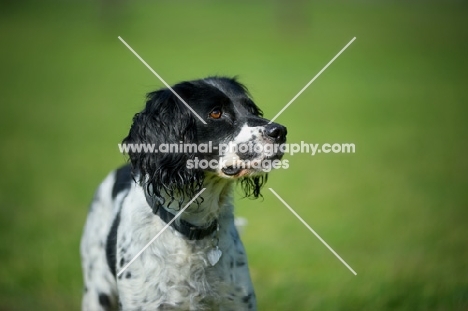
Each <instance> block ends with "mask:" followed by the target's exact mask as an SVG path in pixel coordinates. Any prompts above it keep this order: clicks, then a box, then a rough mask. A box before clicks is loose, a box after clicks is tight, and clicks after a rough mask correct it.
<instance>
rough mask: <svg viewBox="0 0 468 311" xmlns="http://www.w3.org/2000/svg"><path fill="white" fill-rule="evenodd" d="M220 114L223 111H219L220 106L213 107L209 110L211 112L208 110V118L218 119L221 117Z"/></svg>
mask: <svg viewBox="0 0 468 311" xmlns="http://www.w3.org/2000/svg"><path fill="white" fill-rule="evenodd" d="M222 114H223V113H222V111H221V109H220V108H215V109H213V110H211V112H210V118H212V119H219V118H221V115H222Z"/></svg>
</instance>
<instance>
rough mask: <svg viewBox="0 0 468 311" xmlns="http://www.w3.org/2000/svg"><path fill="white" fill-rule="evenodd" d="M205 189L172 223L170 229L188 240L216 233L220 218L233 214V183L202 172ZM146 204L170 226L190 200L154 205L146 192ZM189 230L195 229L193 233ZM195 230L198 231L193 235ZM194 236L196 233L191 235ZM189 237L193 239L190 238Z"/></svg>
mask: <svg viewBox="0 0 468 311" xmlns="http://www.w3.org/2000/svg"><path fill="white" fill-rule="evenodd" d="M203 188H205V190H204V191H203V192H202V193H201V195H200V197H199V198H197V200H195V201H194V202H192V203H191V204H190V206H188V207H187V208H186V209H185V211H184V212H183V213H182V214H181V215H180V217H178V218H177V219H175V220H174V221H173V222H172V226H173V227H174V228H176V230H178V231H179V232H180V233H182V234H184V235H186V236H188V237H189V238H190V239H200V237H196V236H200V235H201V236H202V237H201V238H203V236H205V234H208V233H211V232H212V231H213V230H216V227H217V226H218V224H219V222H218V220H219V218H220V217H222V215H226V216H228V217H229V215H232V213H233V211H232V204H231V201H232V189H233V181H232V180H228V179H224V178H220V177H219V176H218V175H216V174H213V173H205V180H204V182H203ZM146 198H147V201H148V204H149V205H150V206H151V207H152V209H153V211H154V212H155V213H156V214H157V215H158V216H159V217H161V219H162V220H163V221H165V222H166V223H169V222H170V221H171V220H172V219H173V218H174V215H176V214H177V213H178V212H179V211H180V210H181V209H182V208H184V207H185V206H186V204H188V203H189V202H190V201H191V200H192V199H193V198H186V199H185V200H184V202H180V201H179V200H177V198H173V199H172V200H170V199H169V198H165V201H166V202H170V203H168V204H165V205H164V206H153V205H155V204H157V203H156V201H155V200H154V199H153V198H152V197H151V196H149V195H148V194H147V193H146ZM192 229H196V230H195V231H194V232H192ZM196 231H198V232H196ZM192 233H195V234H192ZM190 236H192V237H190Z"/></svg>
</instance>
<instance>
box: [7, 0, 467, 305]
mask: <svg viewBox="0 0 468 311" xmlns="http://www.w3.org/2000/svg"><path fill="white" fill-rule="evenodd" d="M1 6H2V9H1V10H0V41H1V45H2V48H1V49H0V68H1V74H0V83H1V93H0V100H1V106H0V124H1V130H0V142H1V149H0V160H1V161H0V173H1V178H0V310H78V309H79V308H80V299H81V288H82V280H81V268H80V261H79V253H78V245H79V239H80V235H81V230H82V227H83V224H84V221H85V217H86V213H87V205H88V203H89V202H90V200H91V196H92V194H93V192H94V190H95V188H96V187H97V185H98V184H99V182H100V181H101V180H102V179H103V178H104V176H105V175H106V174H107V173H108V172H109V171H110V170H111V169H113V168H115V167H117V166H118V165H120V164H122V163H124V162H125V160H126V159H125V157H124V156H122V155H121V154H119V152H118V148H117V143H118V142H120V140H121V139H122V138H123V137H124V136H125V135H126V133H127V131H128V129H129V126H130V122H131V119H132V116H133V114H134V113H136V112H137V111H139V110H140V109H141V108H142V107H143V100H144V94H145V93H146V92H148V91H151V90H154V89H157V88H160V87H161V86H162V85H161V83H160V82H159V81H158V80H157V78H156V77H154V76H153V75H152V74H151V72H150V71H149V70H148V69H147V68H145V67H144V66H143V65H142V64H141V63H140V62H139V61H138V60H137V59H136V57H135V56H133V55H132V54H131V53H130V52H129V51H128V50H127V48H126V47H125V46H124V45H123V44H122V43H121V42H120V41H119V40H118V39H117V36H122V37H123V38H124V39H125V40H126V41H127V42H128V43H129V44H130V45H131V46H132V47H133V48H134V49H135V50H136V51H137V52H138V53H139V54H140V55H141V56H142V57H143V58H144V59H145V60H146V61H147V62H148V63H149V64H150V65H151V66H152V67H153V68H154V69H155V70H156V71H157V72H158V73H159V74H160V75H161V76H162V77H164V78H165V80H166V81H167V82H168V83H169V84H173V83H176V82H178V81H181V80H188V79H195V78H200V77H204V76H207V75H213V74H220V75H238V76H239V78H240V80H241V82H243V83H245V84H246V85H247V86H248V87H249V89H250V91H251V93H252V95H253V97H254V99H255V101H256V102H257V104H258V105H259V106H260V107H261V108H262V109H263V110H264V112H265V115H266V117H268V118H271V117H273V116H274V115H275V114H276V113H277V112H278V111H279V110H280V109H281V108H282V107H283V106H284V105H285V104H286V103H287V102H288V101H289V100H290V99H291V98H292V97H293V96H294V95H295V94H296V93H297V92H298V91H299V90H300V89H301V88H302V87H303V86H304V85H305V84H306V83H307V82H308V81H309V80H310V79H311V78H312V77H313V76H314V75H315V74H316V73H317V72H318V71H319V70H320V69H321V68H322V67H323V66H324V65H325V64H326V63H327V62H328V61H329V60H330V59H331V58H332V57H333V56H334V55H335V54H336V53H337V52H338V51H339V50H340V49H341V48H342V47H343V46H344V45H345V44H346V43H347V42H349V40H351V39H352V38H353V37H354V36H356V37H357V40H356V41H355V42H354V43H353V44H352V45H351V46H350V47H349V48H348V50H346V51H345V52H344V53H343V54H342V55H341V56H340V57H339V58H338V59H337V60H336V61H335V62H334V63H333V64H332V65H331V66H330V67H329V68H328V69H327V70H326V71H325V72H324V73H323V74H322V75H321V76H320V77H319V78H318V79H317V80H316V81H315V82H314V83H313V84H312V85H311V86H310V87H309V88H308V89H307V91H306V92H304V93H303V94H302V95H301V96H300V97H299V98H298V99H297V100H296V101H295V102H294V104H293V105H292V106H291V107H290V108H289V109H288V110H286V111H285V112H284V113H283V114H282V115H281V116H280V117H279V118H278V122H280V123H282V124H285V125H286V126H287V127H288V131H289V134H288V139H289V142H300V141H301V140H302V141H306V142H310V143H327V142H328V143H335V142H339V143H341V142H351V143H355V144H356V153H355V154H341V155H338V154H335V155H332V154H328V155H324V154H320V155H316V156H314V157H312V156H310V155H307V154H299V155H293V156H288V157H287V158H288V159H289V161H290V168H289V169H287V170H279V171H277V172H273V173H272V174H271V176H270V179H269V183H268V187H272V188H273V189H275V190H276V191H277V192H278V194H279V195H280V196H282V197H283V198H284V199H285V200H286V202H288V203H289V204H290V205H291V206H292V207H293V208H295V209H296V211H297V212H298V213H299V214H300V215H302V217H303V218H304V219H305V220H306V221H307V222H308V223H309V224H310V225H311V226H312V227H313V228H314V229H315V230H316V231H317V232H318V233H319V234H320V235H321V236H322V237H323V238H324V239H325V240H326V241H327V242H328V243H329V244H330V245H331V246H332V247H333V248H334V249H335V250H336V251H337V252H338V253H339V254H340V255H341V256H342V257H343V258H344V259H345V260H346V261H347V262H348V263H349V264H350V265H351V266H352V267H353V268H354V269H355V270H356V271H357V273H358V275H357V276H354V275H352V274H351V273H350V272H349V271H348V270H347V269H346V268H345V267H344V266H343V265H342V264H341V263H340V262H339V261H338V260H337V259H336V258H335V257H333V255H332V254H331V253H330V252H329V251H328V250H327V249H326V248H325V247H324V246H323V245H322V244H321V243H320V242H319V241H318V240H317V239H316V238H315V237H314V236H313V235H311V234H310V232H308V231H307V230H306V228H304V227H303V226H302V224H300V223H299V222H298V221H297V219H295V218H294V216H293V215H292V214H290V212H289V211H287V210H286V208H285V207H284V206H283V205H282V204H281V202H279V201H278V200H277V199H276V198H275V197H274V196H273V195H272V194H271V193H270V192H269V191H268V190H267V189H265V190H264V199H263V200H257V201H250V200H247V199H241V198H240V197H239V199H238V201H237V214H238V215H240V216H243V217H246V218H248V221H249V225H248V227H247V228H246V230H245V233H244V234H243V240H244V243H245V244H246V247H247V251H248V255H249V261H250V267H251V273H252V277H253V282H254V285H255V287H256V293H257V296H258V303H259V309H260V310H468V247H467V246H468V230H467V217H468V206H467V194H466V193H467V190H468V187H467V186H468V177H467V173H468V165H467V152H468V148H467V143H468V140H467V138H468V137H467V129H468V125H467V121H466V117H467V111H468V108H467V104H468V95H467V89H468V88H467V86H468V62H467V55H468V27H467V22H466V16H467V13H468V10H467V6H466V5H465V4H463V3H462V2H442V1H440V2H424V3H423V2H418V1H414V2H413V1H411V2H402V1H398V2H397V1H377V2H371V1H346V2H345V1H341V2H337V1H334V2H332V3H329V2H328V3H327V2H324V1H323V2H306V1H293V2H287V1H279V0H278V1H272V2H267V1H255V2H249V1H224V2H221V1H197V2H191V1H173V2H171V1H158V2H149V1H136V2H130V1H128V2H125V1H115V2H112V1H97V2H91V1H88V2H78V1H68V2H40V3H39V2H17V3H11V2H10V3H7V2H2V4H1Z"/></svg>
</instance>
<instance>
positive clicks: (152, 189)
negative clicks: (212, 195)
mask: <svg viewBox="0 0 468 311" xmlns="http://www.w3.org/2000/svg"><path fill="white" fill-rule="evenodd" d="M176 92H177V90H176ZM177 93H178V94H180V93H179V92H177ZM196 122H197V121H196V120H195V118H194V117H193V115H192V113H191V112H190V110H189V109H188V108H187V107H185V105H184V104H183V103H182V102H181V101H180V100H179V99H178V98H177V97H176V96H175V95H174V94H173V93H172V92H171V91H170V90H167V89H165V90H160V91H156V92H152V93H149V94H148V95H147V102H146V107H145V109H143V111H141V112H140V113H137V114H136V115H135V116H134V117H133V124H132V126H131V128H130V132H129V134H128V136H127V137H126V138H125V139H124V140H123V143H124V144H127V145H128V144H133V146H143V145H145V146H148V147H149V148H150V149H149V150H151V146H154V150H157V149H158V147H159V146H161V145H162V144H165V146H169V147H170V146H171V144H172V146H175V145H178V146H180V145H181V144H197V143H198V141H197V133H196ZM143 149H144V148H143ZM168 149H169V148H168ZM137 151H138V150H136V149H134V150H130V151H129V152H128V155H129V157H130V161H131V163H132V168H133V173H134V176H135V177H136V178H137V179H138V180H137V181H138V182H139V183H140V184H141V185H142V186H143V187H145V190H146V193H147V195H150V196H151V197H152V201H154V204H153V205H154V206H152V208H153V210H154V212H156V211H157V208H158V207H159V206H160V205H165V204H167V206H169V205H170V204H171V203H172V202H173V201H174V200H175V198H177V199H178V200H179V201H178V204H179V208H180V207H181V205H182V204H183V202H184V200H190V199H192V198H193V197H194V196H195V195H196V194H197V193H198V192H199V191H200V190H201V189H202V186H203V179H204V174H203V172H202V171H201V170H196V169H188V168H187V161H188V160H190V159H193V158H194V157H195V154H188V153H184V152H182V151H180V150H179V151H178V152H159V151H158V152H150V151H148V149H147V150H146V152H144V151H145V150H141V152H137ZM172 151H174V150H172ZM166 198H168V199H169V200H168V201H167V200H166Z"/></svg>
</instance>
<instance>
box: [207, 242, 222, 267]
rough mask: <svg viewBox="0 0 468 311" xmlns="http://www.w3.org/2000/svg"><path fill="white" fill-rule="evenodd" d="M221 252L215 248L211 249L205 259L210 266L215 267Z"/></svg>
mask: <svg viewBox="0 0 468 311" xmlns="http://www.w3.org/2000/svg"><path fill="white" fill-rule="evenodd" d="M222 254H223V252H222V251H221V250H220V249H219V248H218V246H216V248H212V249H210V250H209V252H208V254H207V257H208V261H209V262H210V264H211V265H212V266H214V265H216V264H217V263H218V261H219V258H221V255H222Z"/></svg>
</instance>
